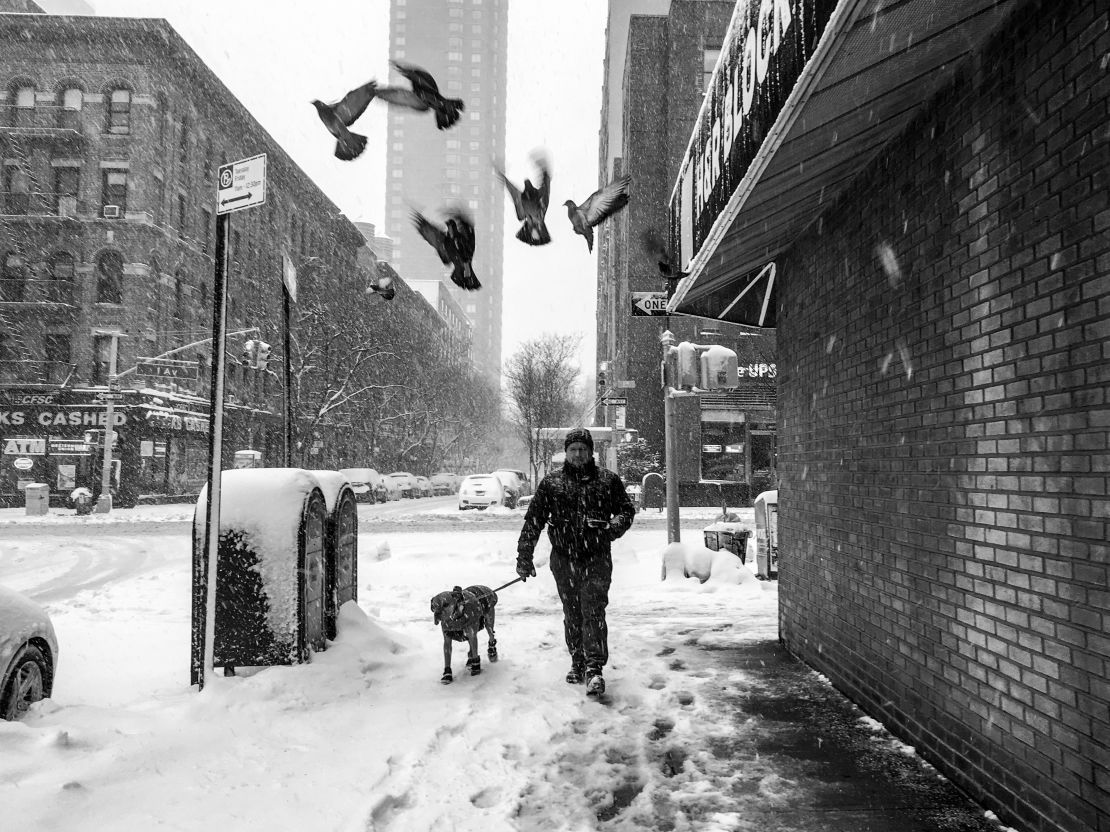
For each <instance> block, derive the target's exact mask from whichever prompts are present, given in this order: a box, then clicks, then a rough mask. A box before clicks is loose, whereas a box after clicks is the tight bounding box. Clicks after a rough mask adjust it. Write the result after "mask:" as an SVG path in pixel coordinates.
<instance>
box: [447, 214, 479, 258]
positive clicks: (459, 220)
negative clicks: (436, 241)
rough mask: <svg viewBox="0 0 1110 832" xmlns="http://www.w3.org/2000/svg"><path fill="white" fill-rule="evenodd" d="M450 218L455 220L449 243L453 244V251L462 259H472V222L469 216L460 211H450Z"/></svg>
mask: <svg viewBox="0 0 1110 832" xmlns="http://www.w3.org/2000/svg"><path fill="white" fill-rule="evenodd" d="M451 219H453V220H454V221H455V233H454V234H452V235H451V243H452V244H453V245H454V247H455V251H457V252H458V254H459V256H460V257H461V258H462V259H463V260H471V259H473V258H474V223H472V222H471V221H470V217H468V216H467V215H466V214H464V213H462V212H461V211H456V212H454V213H452V214H451Z"/></svg>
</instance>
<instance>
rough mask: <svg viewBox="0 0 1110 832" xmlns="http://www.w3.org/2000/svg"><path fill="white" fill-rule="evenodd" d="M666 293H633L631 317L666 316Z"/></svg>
mask: <svg viewBox="0 0 1110 832" xmlns="http://www.w3.org/2000/svg"><path fill="white" fill-rule="evenodd" d="M666 314H667V293H666V292H633V293H632V317H634V318H635V317H639V316H643V315H666Z"/></svg>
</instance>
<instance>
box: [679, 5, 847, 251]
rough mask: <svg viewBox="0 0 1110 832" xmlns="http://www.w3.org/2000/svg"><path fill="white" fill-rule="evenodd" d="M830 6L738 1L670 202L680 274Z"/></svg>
mask: <svg viewBox="0 0 1110 832" xmlns="http://www.w3.org/2000/svg"><path fill="white" fill-rule="evenodd" d="M835 8H836V0H740V2H738V3H737V4H736V9H735V11H734V12H733V15H732V22H731V23H730V24H729V29H728V33H727V34H726V35H725V40H724V43H723V44H722V45H721V57H720V60H719V61H718V63H717V68H716V71H715V72H714V73H713V79H712V81H711V82H710V86H709V91H708V94H707V95H706V97H705V102H704V103H703V104H702V109H701V113H700V114H699V115H698V121H697V125H696V126H695V128H694V133H693V136H692V137H691V139H690V145H689V147H687V149H686V156H685V158H684V159H683V162H682V167H681V168H680V170H681V173H680V175H679V180H678V182H677V184H676V186H675V190H674V193H673V194H672V195H671V235H672V240H671V242H672V245H673V247H674V250H676V251H678V252H679V260H680V262H681V264H682V268H683V269H684V270H685V269H686V268H687V266H688V265H689V263H690V261H691V260H692V259H693V258H694V257H695V256H696V255H697V253H698V252H699V251H700V250H701V247H702V245H703V244H704V243H705V240H706V237H707V236H708V235H709V232H710V229H712V227H713V223H714V222H715V221H716V219H717V217H718V216H720V215H721V213H722V212H723V211H724V209H725V206H726V205H728V202H729V200H730V199H731V198H732V195H733V193H734V192H735V191H736V189H737V187H738V186H739V184H740V182H741V180H742V179H743V178H744V174H745V173H747V172H748V169H749V167H750V166H751V164H752V161H753V160H754V159H755V157H756V154H757V153H758V152H759V148H760V146H761V145H762V144H763V139H764V138H765V137H766V135H767V132H768V130H770V129H771V127H772V125H774V123H775V120H776V119H777V118H778V117H779V114H780V113H781V112H782V109H783V105H784V104H785V103H786V99H787V97H788V96H789V95H790V92H791V90H793V89H794V84H795V83H796V82H797V80H798V77H799V76H800V75H801V73H802V70H803V69H804V68H805V65H806V63H807V62H808V61H809V59H810V57H811V56H812V55H813V52H814V50H815V49H816V47H817V43H818V41H819V40H820V39H821V35H822V34H823V33H824V31H825V26H826V25H827V24H828V22H829V17H830V16H831V15H832V12H833V9H835Z"/></svg>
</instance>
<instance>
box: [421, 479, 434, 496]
mask: <svg viewBox="0 0 1110 832" xmlns="http://www.w3.org/2000/svg"><path fill="white" fill-rule="evenodd" d="M416 486H417V488H419V489H420V496H421V497H433V496H435V489H433V488H432V481H431V480H430V479H428V478H427V477H417V478H416Z"/></svg>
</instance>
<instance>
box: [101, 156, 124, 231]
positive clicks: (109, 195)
mask: <svg viewBox="0 0 1110 832" xmlns="http://www.w3.org/2000/svg"><path fill="white" fill-rule="evenodd" d="M100 205H101V208H102V209H103V208H107V207H108V206H109V205H114V206H115V207H116V208H118V209H119V210H118V213H117V217H116V218H118V219H123V215H124V214H125V213H127V171H125V170H112V169H111V168H106V169H105V170H104V171H103V172H102V174H101V202H100ZM102 213H103V215H104V216H106V217H107V216H109V212H108V211H102Z"/></svg>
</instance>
